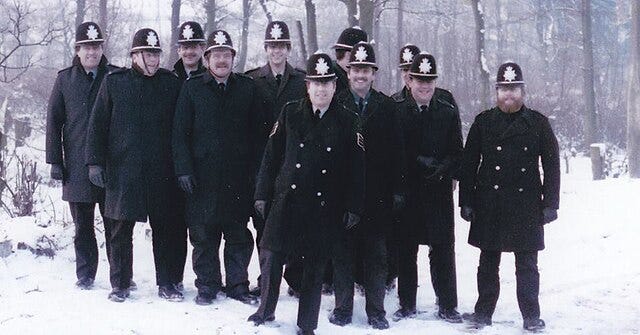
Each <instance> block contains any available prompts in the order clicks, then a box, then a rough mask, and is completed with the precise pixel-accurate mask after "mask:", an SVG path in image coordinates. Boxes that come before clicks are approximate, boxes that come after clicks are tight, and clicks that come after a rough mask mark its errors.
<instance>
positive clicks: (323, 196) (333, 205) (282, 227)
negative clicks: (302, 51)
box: [249, 53, 364, 334]
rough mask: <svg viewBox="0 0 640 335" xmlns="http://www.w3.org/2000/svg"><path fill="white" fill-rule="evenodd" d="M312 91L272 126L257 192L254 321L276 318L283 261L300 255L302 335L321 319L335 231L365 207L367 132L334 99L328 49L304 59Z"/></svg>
mask: <svg viewBox="0 0 640 335" xmlns="http://www.w3.org/2000/svg"><path fill="white" fill-rule="evenodd" d="M306 79H307V83H306V86H307V93H308V98H305V99H302V100H300V101H296V102H290V103H288V104H287V105H286V106H285V107H284V109H283V111H282V113H281V114H280V116H279V118H278V120H277V121H276V123H275V124H274V125H273V129H272V130H271V133H270V135H269V141H268V142H267V147H266V150H265V153H264V158H263V160H262V166H261V168H260V173H259V175H258V183H257V186H256V193H255V196H254V197H255V199H256V201H255V207H256V211H257V212H258V213H260V214H261V215H264V216H265V217H266V224H265V230H264V235H263V237H262V241H261V242H260V247H261V248H262V252H261V254H260V271H261V274H262V283H261V288H262V295H261V297H260V298H261V299H260V300H261V301H260V307H259V308H258V311H257V312H256V313H255V314H253V315H251V316H250V317H249V321H252V322H254V323H255V324H256V325H259V324H262V323H264V322H266V321H272V320H274V319H275V314H274V313H275V308H276V304H277V302H278V296H279V290H280V283H281V277H282V266H283V265H284V264H285V263H286V261H287V259H288V258H291V257H293V258H300V257H301V258H302V259H303V271H304V272H303V275H302V284H301V287H300V292H299V293H300V299H299V306H298V322H297V324H298V327H299V331H298V333H299V334H313V333H314V332H313V330H314V329H315V328H316V327H317V325H318V313H319V311H320V297H321V289H322V276H323V272H324V269H325V267H326V263H327V259H328V257H329V253H330V250H331V246H332V244H333V243H334V242H335V237H336V236H339V235H341V234H342V232H343V231H344V229H353V228H354V227H355V226H356V225H357V224H358V222H359V220H360V214H361V213H362V210H363V206H364V138H363V137H362V134H361V133H360V132H359V122H358V116H357V115H356V114H355V113H353V112H352V111H350V110H348V109H346V108H345V107H344V106H342V105H341V104H340V103H338V102H337V101H336V100H335V99H333V98H334V94H335V90H336V79H335V70H334V69H333V67H332V64H331V59H330V58H329V56H328V55H327V54H322V53H317V54H314V55H312V56H311V57H310V58H309V60H308V63H307V75H306Z"/></svg>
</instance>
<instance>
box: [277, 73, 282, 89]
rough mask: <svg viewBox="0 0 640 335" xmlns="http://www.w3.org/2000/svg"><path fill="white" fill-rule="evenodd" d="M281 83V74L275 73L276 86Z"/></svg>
mask: <svg viewBox="0 0 640 335" xmlns="http://www.w3.org/2000/svg"><path fill="white" fill-rule="evenodd" d="M281 83H282V75H281V74H277V75H276V84H277V85H278V87H280V84H281Z"/></svg>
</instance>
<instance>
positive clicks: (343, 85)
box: [333, 26, 368, 93]
mask: <svg viewBox="0 0 640 335" xmlns="http://www.w3.org/2000/svg"><path fill="white" fill-rule="evenodd" d="M367 41H368V36H367V32H366V31H364V30H362V29H361V28H360V27H358V26H354V27H351V28H347V29H345V30H343V31H342V33H340V36H338V41H337V42H336V43H335V44H334V45H333V49H334V50H335V54H336V60H335V62H334V63H333V66H334V67H335V69H336V77H337V82H336V83H337V89H336V92H337V93H340V92H342V91H343V90H348V89H349V78H348V77H347V65H349V57H350V56H351V49H352V48H353V46H354V45H355V44H356V43H358V42H367Z"/></svg>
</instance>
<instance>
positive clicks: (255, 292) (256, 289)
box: [249, 286, 261, 297]
mask: <svg viewBox="0 0 640 335" xmlns="http://www.w3.org/2000/svg"><path fill="white" fill-rule="evenodd" d="M260 293H261V291H260V286H256V287H254V288H253V290H251V291H249V294H251V295H252V296H254V297H259V296H260Z"/></svg>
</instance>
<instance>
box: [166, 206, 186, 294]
mask: <svg viewBox="0 0 640 335" xmlns="http://www.w3.org/2000/svg"><path fill="white" fill-rule="evenodd" d="M185 202H186V199H185V198H184V196H181V197H180V199H179V200H178V204H177V206H176V207H177V208H178V209H176V213H175V226H173V227H172V228H171V229H172V233H171V235H170V236H169V243H170V244H171V247H170V249H171V250H173V253H174V254H172V257H171V263H172V264H173V265H172V268H173V269H174V271H172V272H171V277H170V281H171V283H172V284H178V283H182V281H183V280H184V267H185V264H186V263H187V222H186V218H185V212H184V211H185ZM173 256H175V257H173Z"/></svg>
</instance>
